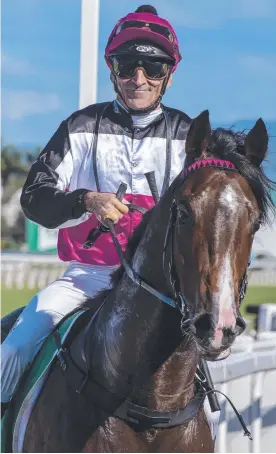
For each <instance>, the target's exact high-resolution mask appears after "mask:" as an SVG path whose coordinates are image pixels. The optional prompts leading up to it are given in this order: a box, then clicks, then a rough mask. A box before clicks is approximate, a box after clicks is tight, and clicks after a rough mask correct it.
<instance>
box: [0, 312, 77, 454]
mask: <svg viewBox="0 0 276 454" xmlns="http://www.w3.org/2000/svg"><path fill="white" fill-rule="evenodd" d="M84 312H85V311H79V312H75V313H74V314H72V315H69V316H68V317H67V318H66V319H64V320H63V321H62V322H61V324H60V325H59V327H58V329H57V331H58V333H59V335H60V338H61V343H62V344H63V343H64V342H65V340H66V338H67V337H68V334H69V333H70V331H71V329H72V327H73V326H74V325H75V323H76V321H77V320H78V319H79V317H80V316H81V315H83V314H84ZM57 353H58V348H57V344H56V342H55V338H54V335H53V333H52V334H50V335H49V337H48V338H47V339H46V340H45V342H44V343H43V345H42V347H41V349H40V351H39V353H38V354H37V356H36V357H35V359H34V362H33V363H32V365H31V367H30V368H29V369H28V371H27V373H26V374H25V375H24V379H23V382H22V383H21V384H20V387H19V391H18V392H17V394H16V396H15V398H14V400H13V403H12V405H10V407H9V408H8V410H7V411H6V413H5V415H4V417H3V418H2V421H1V452H22V448H23V443H24V435H25V430H26V427H27V424H28V420H29V417H30V414H31V411H32V408H33V406H34V404H35V402H36V399H37V397H38V396H39V393H40V390H41V388H42V386H43V384H44V383H45V380H46V378H47V376H48V372H49V370H50V366H51V364H52V363H53V361H54V359H55V358H56V356H57Z"/></svg>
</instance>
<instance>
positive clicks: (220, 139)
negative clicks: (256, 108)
mask: <svg viewBox="0 0 276 454" xmlns="http://www.w3.org/2000/svg"><path fill="white" fill-rule="evenodd" d="M267 146H268V135H267V130H266V127H265V124H264V122H263V121H262V119H259V120H258V121H257V123H256V124H255V126H254V127H253V128H252V130H251V131H250V132H249V133H248V134H247V136H245V134H243V133H234V132H233V131H232V130H225V129H221V128H219V129H216V130H214V131H213V132H212V131H211V126H210V122H209V114H208V111H204V112H202V113H201V114H200V115H199V116H198V117H197V118H196V119H195V120H194V121H193V122H192V124H191V127H190V129H189V132H188V135H187V140H186V153H187V158H186V163H185V169H184V172H183V175H184V178H183V181H181V184H180V185H177V186H176V188H175V193H174V195H175V206H176V208H175V209H176V219H175V229H174V240H173V241H174V246H173V248H174V266H175V271H176V274H177V277H178V280H179V283H180V287H181V292H182V295H183V296H184V299H185V302H186V305H187V307H188V310H189V314H190V317H191V330H192V332H193V334H194V337H195V339H196V341H197V344H198V346H199V347H200V349H201V351H202V352H203V353H205V354H206V355H207V356H209V357H214V358H215V357H217V356H218V355H219V354H220V353H222V352H223V351H224V350H226V349H228V347H229V346H230V345H231V344H232V343H233V341H234V339H235V337H236V336H237V335H238V334H240V333H241V332H242V331H243V330H244V322H243V320H242V318H241V316H240V312H239V306H240V302H241V297H242V295H241V292H242V287H243V284H244V280H245V278H246V270H247V266H248V262H249V258H250V251H251V246H252V242H253V238H254V234H255V232H256V231H257V230H258V228H259V226H260V224H261V223H262V222H263V221H264V220H265V219H266V215H267V207H268V205H269V203H270V196H269V187H270V186H269V183H270V182H269V180H268V179H267V178H266V177H265V176H264V174H263V172H262V169H261V167H260V164H261V163H262V161H263V159H264V157H265V154H266V152H267Z"/></svg>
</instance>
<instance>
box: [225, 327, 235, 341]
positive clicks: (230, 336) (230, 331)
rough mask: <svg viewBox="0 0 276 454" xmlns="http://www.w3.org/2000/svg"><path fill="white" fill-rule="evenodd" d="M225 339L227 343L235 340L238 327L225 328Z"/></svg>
mask: <svg viewBox="0 0 276 454" xmlns="http://www.w3.org/2000/svg"><path fill="white" fill-rule="evenodd" d="M222 332H223V340H224V342H226V344H228V343H230V342H233V341H234V339H235V337H236V328H223V330H222Z"/></svg>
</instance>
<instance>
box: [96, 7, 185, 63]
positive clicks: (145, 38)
mask: <svg viewBox="0 0 276 454" xmlns="http://www.w3.org/2000/svg"><path fill="white" fill-rule="evenodd" d="M128 44H129V46H128ZM127 53H128V54H129V55H131V56H134V55H135V54H136V55H137V54H139V55H140V56H141V55H145V56H146V57H153V58H162V59H163V58H167V59H169V60H171V62H172V72H174V71H175V69H176V67H177V65H178V63H179V62H180V60H181V54H180V50H179V44H178V39H177V36H176V33H175V31H174V29H173V27H172V26H171V24H170V23H169V22H168V21H166V20H165V19H162V18H161V17H159V16H158V15H157V11H156V9H155V8H154V7H152V6H150V5H144V6H140V7H139V8H138V9H137V10H136V11H135V13H130V14H128V15H127V16H125V17H123V18H122V19H120V20H119V21H118V22H117V24H116V25H115V27H114V29H113V30H112V32H111V34H110V36H109V39H108V42H107V46H106V49H105V60H106V62H107V65H108V66H109V68H111V63H110V58H111V57H114V56H119V55H121V56H122V55H127Z"/></svg>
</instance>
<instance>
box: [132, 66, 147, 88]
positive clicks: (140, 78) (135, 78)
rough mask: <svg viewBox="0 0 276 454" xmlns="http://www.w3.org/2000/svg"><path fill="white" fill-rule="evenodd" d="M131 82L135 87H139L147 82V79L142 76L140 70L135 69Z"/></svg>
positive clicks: (142, 73)
mask: <svg viewBox="0 0 276 454" xmlns="http://www.w3.org/2000/svg"><path fill="white" fill-rule="evenodd" d="M132 80H133V82H135V84H136V85H137V87H140V86H141V85H143V84H144V83H146V82H147V78H146V76H145V74H144V71H143V70H142V69H141V68H137V69H136V71H135V73H134V76H133V77H132Z"/></svg>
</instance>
